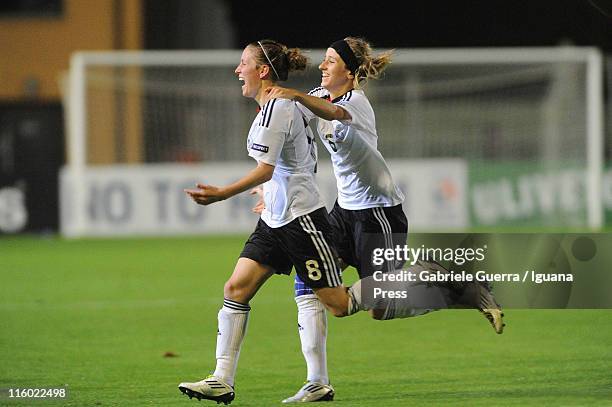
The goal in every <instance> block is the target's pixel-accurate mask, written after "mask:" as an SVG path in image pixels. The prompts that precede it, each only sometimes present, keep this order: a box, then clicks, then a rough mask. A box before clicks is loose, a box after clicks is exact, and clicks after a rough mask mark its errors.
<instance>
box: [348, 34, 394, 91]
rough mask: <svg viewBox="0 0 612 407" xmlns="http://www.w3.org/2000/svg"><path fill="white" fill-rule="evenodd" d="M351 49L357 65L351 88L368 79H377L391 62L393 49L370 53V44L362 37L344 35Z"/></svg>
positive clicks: (360, 84) (360, 85)
mask: <svg viewBox="0 0 612 407" xmlns="http://www.w3.org/2000/svg"><path fill="white" fill-rule="evenodd" d="M344 41H346V43H347V44H348V46H349V47H351V51H353V54H355V58H356V59H357V63H358V64H359V67H358V68H357V69H356V70H355V79H353V88H355V89H359V88H361V87H362V83H364V84H365V83H366V82H367V81H368V79H379V78H380V77H381V76H382V74H383V72H384V70H385V69H386V68H387V66H388V65H389V64H390V63H391V59H392V57H393V50H390V51H386V52H382V53H380V54H378V55H376V56H374V55H372V46H371V45H370V43H369V42H367V41H366V40H365V39H363V38H358V37H346V38H345V39H344Z"/></svg>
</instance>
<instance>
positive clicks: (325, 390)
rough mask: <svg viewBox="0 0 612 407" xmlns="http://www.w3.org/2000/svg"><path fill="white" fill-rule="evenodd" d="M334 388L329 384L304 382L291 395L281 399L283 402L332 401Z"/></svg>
mask: <svg viewBox="0 0 612 407" xmlns="http://www.w3.org/2000/svg"><path fill="white" fill-rule="evenodd" d="M333 399H334V388H333V387H331V385H330V384H322V383H317V382H306V384H304V385H303V386H302V388H301V389H299V390H298V392H297V393H295V395H294V396H293V397H289V398H287V399H284V400H283V403H310V402H314V401H332V400H333Z"/></svg>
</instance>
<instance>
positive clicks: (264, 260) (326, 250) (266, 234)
mask: <svg viewBox="0 0 612 407" xmlns="http://www.w3.org/2000/svg"><path fill="white" fill-rule="evenodd" d="M329 222H330V220H329V215H328V214H327V211H326V210H325V208H320V209H317V210H315V211H313V212H311V213H309V214H308V215H304V216H300V217H298V218H297V219H294V220H293V221H292V222H291V223H288V224H286V225H284V226H281V227H279V228H271V227H270V226H268V225H267V224H266V223H265V222H264V221H262V220H261V219H259V222H258V223H257V227H256V228H255V231H254V232H253V233H251V236H249V239H248V240H247V242H246V243H245V244H244V249H242V253H240V257H246V258H248V259H251V260H255V261H256V262H258V263H260V264H264V265H266V266H269V267H271V268H272V269H273V270H274V272H275V273H277V274H287V275H289V274H291V269H292V267H295V270H296V272H297V274H298V276H299V277H300V278H301V279H302V281H303V282H304V283H305V284H306V285H307V286H308V287H310V288H322V287H336V286H339V285H341V284H342V279H341V277H340V267H339V265H338V253H337V250H336V248H335V246H334V245H333V239H332V230H331V225H330V223H329Z"/></svg>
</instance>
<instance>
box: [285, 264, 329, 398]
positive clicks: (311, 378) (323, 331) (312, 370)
mask: <svg viewBox="0 0 612 407" xmlns="http://www.w3.org/2000/svg"><path fill="white" fill-rule="evenodd" d="M295 295H296V297H295V303H296V305H297V308H298V315H297V319H298V324H297V325H298V333H299V336H300V342H301V345H302V354H303V355H304V360H305V361H306V371H307V375H306V382H305V383H304V385H303V386H302V387H301V388H300V389H299V390H298V391H297V392H296V393H295V394H294V395H293V396H291V397H288V398H286V399H284V400H283V403H305V402H318V401H331V400H333V399H334V389H333V387H332V386H331V385H330V384H329V375H328V371H327V347H326V345H327V344H326V340H327V313H326V312H325V307H324V306H323V304H322V303H321V301H319V299H318V298H317V296H316V295H315V294H314V292H313V291H312V289H311V288H309V287H308V286H307V285H306V284H304V282H303V281H302V280H301V279H300V278H299V276H297V275H296V276H295Z"/></svg>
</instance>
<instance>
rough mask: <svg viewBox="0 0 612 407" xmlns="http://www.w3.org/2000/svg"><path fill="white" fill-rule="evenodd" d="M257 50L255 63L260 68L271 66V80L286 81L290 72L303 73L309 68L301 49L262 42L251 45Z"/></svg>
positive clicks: (278, 43) (276, 42)
mask: <svg viewBox="0 0 612 407" xmlns="http://www.w3.org/2000/svg"><path fill="white" fill-rule="evenodd" d="M249 47H252V48H253V49H254V50H255V62H256V63H257V65H258V66H261V65H269V66H270V68H271V69H270V71H271V73H272V75H270V79H271V80H272V81H274V82H276V81H286V80H287V78H288V77H289V72H292V71H303V70H304V69H306V67H307V66H308V58H307V57H306V56H305V55H304V54H302V51H301V50H300V49H299V48H287V46H286V45H284V44H281V43H280V42H278V41H274V40H261V41H256V42H252V43H250V44H249Z"/></svg>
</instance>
